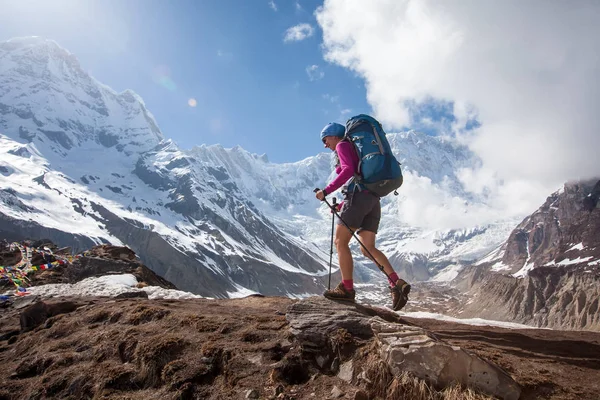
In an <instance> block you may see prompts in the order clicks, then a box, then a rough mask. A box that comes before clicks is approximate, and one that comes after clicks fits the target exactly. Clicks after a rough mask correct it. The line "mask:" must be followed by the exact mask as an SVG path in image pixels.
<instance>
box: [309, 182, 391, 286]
mask: <svg viewBox="0 0 600 400" xmlns="http://www.w3.org/2000/svg"><path fill="white" fill-rule="evenodd" d="M319 190H321V189H319V188H317V189H315V190H313V192H315V193H317V192H318V191H319ZM323 201H324V202H325V204H327V206H328V207H329V208H331V210H332V211H333V213H334V214H335V215H336V216H337V217H338V218H339V219H340V221H342V223H343V224H344V225H345V226H346V228H348V230H349V231H350V232H352V236H354V239H356V240H358V243H359V244H360V245H361V246H362V248H363V249H365V251H366V252H367V254H368V255H369V258H370V259H371V260H373V262H374V263H375V265H377V268H379V269H380V270H381V272H383V273H384V274H385V276H386V277H387V278H388V281H390V282H391V279H390V276H389V275H388V273H387V272H385V269H384V268H383V265H381V264H379V263H378V262H377V260H376V259H375V257H373V254H371V252H370V251H369V249H367V247H366V246H365V245H364V244H363V242H362V241H361V240H360V238H359V237H358V236H356V234H355V233H354V231H353V230H352V228H350V225H348V224H347V223H346V221H344V219H343V218H342V217H340V215H339V214H338V212H337V210H336V209H335V208H333V207H332V206H331V204H329V202H328V201H327V199H326V198H324V197H323Z"/></svg>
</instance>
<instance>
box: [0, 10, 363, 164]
mask: <svg viewBox="0 0 600 400" xmlns="http://www.w3.org/2000/svg"><path fill="white" fill-rule="evenodd" d="M48 3H51V4H48ZM321 3H322V2H320V1H309V0H299V1H292V0H285V1H284V0H279V1H278V0H274V1H273V2H269V1H268V0H265V1H261V0H251V1H250V0H210V1H209V0H204V1H201V0H185V1H184V0H178V1H160V0H127V1H121V0H118V1H117V0H86V1H80V2H77V1H68V0H63V1H30V0H18V1H16V0H15V1H8V2H6V1H1V2H0V5H2V9H3V12H2V13H1V14H0V40H7V39H9V38H11V37H16V36H30V35H37V36H43V37H46V38H49V39H53V40H55V41H57V42H58V43H59V44H60V45H61V46H62V47H64V48H66V49H68V50H69V51H71V52H72V53H74V54H75V55H76V56H77V57H78V59H79V60H80V62H81V64H82V67H83V68H84V70H86V71H88V72H90V73H91V74H92V75H93V76H94V77H95V78H96V79H98V80H99V81H100V82H102V83H104V84H106V85H108V86H110V87H112V88H113V89H115V90H116V91H118V92H120V91H122V90H124V89H132V90H134V91H135V92H136V93H138V94H139V95H140V96H141V97H142V98H143V99H144V101H145V102H146V105H147V107H148V109H149V110H150V111H151V112H152V113H153V114H154V116H155V117H156V119H157V121H158V123H159V126H160V128H161V130H162V131H163V134H164V135H165V136H166V137H168V138H171V139H173V140H174V141H175V142H177V143H178V144H179V146H180V147H182V148H186V149H187V148H191V147H192V146H194V145H199V144H203V143H205V144H215V143H220V144H222V145H223V146H225V147H233V146H235V145H241V146H242V147H243V148H245V149H246V150H248V151H250V152H253V153H257V154H263V153H267V155H268V157H269V159H270V160H271V161H273V162H292V161H297V160H300V159H303V158H305V157H309V156H311V155H314V154H316V153H318V152H320V151H324V149H323V147H322V144H321V142H320V141H319V132H320V130H321V128H322V127H323V126H324V125H325V124H326V123H327V122H330V121H338V122H343V121H344V120H345V118H347V117H349V116H350V114H357V113H363V112H366V113H369V112H370V111H371V108H370V106H369V105H368V103H367V101H366V93H365V88H364V81H363V80H362V79H361V78H359V77H357V76H356V75H355V74H354V73H353V72H351V71H349V70H347V69H345V68H342V67H340V66H336V65H332V64H330V63H327V62H325V61H324V59H323V54H322V50H321V42H322V33H321V30H320V28H319V26H318V24H317V21H316V19H315V16H314V11H315V9H316V8H317V7H318V6H319V5H320V4H321ZM299 24H309V25H310V27H311V28H312V32H313V33H312V35H311V36H309V37H306V38H305V39H303V40H297V41H285V40H284V38H285V34H286V31H287V30H288V29H289V28H291V27H294V26H297V25H299ZM312 66H316V67H312ZM307 68H308V69H309V70H308V71H307ZM309 72H310V74H309ZM190 99H195V100H196V102H197V103H196V106H195V107H192V106H190V105H189V100H190ZM349 110H351V111H349Z"/></svg>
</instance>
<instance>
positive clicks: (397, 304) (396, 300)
mask: <svg viewBox="0 0 600 400" xmlns="http://www.w3.org/2000/svg"><path fill="white" fill-rule="evenodd" d="M390 290H391V292H392V309H393V310H394V311H400V310H401V309H402V307H404V306H405V305H406V302H407V301H408V294H409V293H410V285H409V284H408V283H406V281H405V280H404V279H398V280H397V281H396V285H394V287H392V288H390Z"/></svg>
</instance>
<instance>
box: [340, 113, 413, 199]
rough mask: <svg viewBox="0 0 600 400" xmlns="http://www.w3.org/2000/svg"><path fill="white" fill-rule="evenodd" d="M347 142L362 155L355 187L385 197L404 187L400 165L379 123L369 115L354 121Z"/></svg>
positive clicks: (347, 130)
mask: <svg viewBox="0 0 600 400" xmlns="http://www.w3.org/2000/svg"><path fill="white" fill-rule="evenodd" d="M344 139H346V140H348V141H349V142H350V143H353V144H354V148H355V149H356V153H357V154H358V160H359V161H358V171H359V174H357V175H355V176H354V179H353V182H352V183H354V186H355V185H358V186H359V187H363V188H365V189H367V190H368V191H370V192H371V193H373V194H374V195H376V196H378V197H383V196H387V195H388V194H389V193H391V192H393V191H395V190H396V189H398V188H399V187H400V186H401V185H402V182H403V178H402V171H401V169H400V163H399V162H398V161H397V160H396V157H394V155H393V154H392V150H391V148H390V143H389V142H388V141H387V138H386V137H385V132H384V131H383V128H382V127H381V124H380V123H379V121H377V120H376V119H375V118H373V117H370V116H368V115H365V114H360V115H357V116H355V117H352V118H350V119H349V120H348V122H346V134H345V136H344ZM396 194H398V193H397V192H396Z"/></svg>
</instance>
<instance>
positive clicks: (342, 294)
mask: <svg viewBox="0 0 600 400" xmlns="http://www.w3.org/2000/svg"><path fill="white" fill-rule="evenodd" d="M323 296H325V297H326V298H328V299H331V300H344V301H354V296H355V292H354V289H353V290H347V289H346V288H345V287H344V284H343V283H342V282H340V284H339V285H337V287H336V288H335V289H330V290H326V291H325V293H323Z"/></svg>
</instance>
